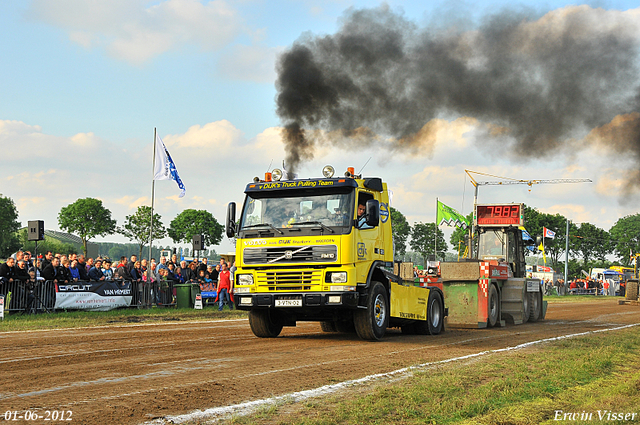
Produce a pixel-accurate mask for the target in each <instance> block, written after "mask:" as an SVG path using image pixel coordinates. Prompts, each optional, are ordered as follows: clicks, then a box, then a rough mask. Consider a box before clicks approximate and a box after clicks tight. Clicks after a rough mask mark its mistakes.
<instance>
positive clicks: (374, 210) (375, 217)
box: [366, 199, 380, 227]
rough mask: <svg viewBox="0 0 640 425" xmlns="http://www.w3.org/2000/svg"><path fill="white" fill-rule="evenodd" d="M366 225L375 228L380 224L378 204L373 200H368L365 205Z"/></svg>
mask: <svg viewBox="0 0 640 425" xmlns="http://www.w3.org/2000/svg"><path fill="white" fill-rule="evenodd" d="M366 209H367V225H368V226H371V227H376V226H377V225H378V224H380V203H379V202H378V201H376V200H375V199H369V200H368V201H367V205H366Z"/></svg>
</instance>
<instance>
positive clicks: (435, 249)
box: [433, 197, 438, 261]
mask: <svg viewBox="0 0 640 425" xmlns="http://www.w3.org/2000/svg"><path fill="white" fill-rule="evenodd" d="M435 225H436V226H435V234H434V236H433V258H434V259H435V260H436V261H438V197H436V222H435Z"/></svg>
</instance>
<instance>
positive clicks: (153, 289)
mask: <svg viewBox="0 0 640 425" xmlns="http://www.w3.org/2000/svg"><path fill="white" fill-rule="evenodd" d="M127 282H129V281H125V283H127ZM79 283H82V282H79ZM130 283H131V306H130V307H135V308H148V307H150V306H151V305H158V306H165V307H169V306H174V305H175V302H174V297H173V285H171V286H170V288H169V289H168V290H165V291H162V290H160V289H159V288H158V285H157V284H156V283H155V282H154V283H152V284H151V285H147V283H146V282H135V281H134V282H130ZM9 293H11V299H10V301H9V304H6V298H5V311H9V312H20V311H23V312H25V313H37V312H45V311H47V310H48V311H53V310H54V307H55V302H56V287H55V283H54V282H53V281H51V280H47V281H38V282H35V283H32V282H28V281H18V280H14V281H13V282H4V283H3V284H2V285H0V294H3V295H5V297H6V296H7V295H8V294H9Z"/></svg>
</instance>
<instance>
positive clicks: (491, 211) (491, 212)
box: [476, 204, 523, 226]
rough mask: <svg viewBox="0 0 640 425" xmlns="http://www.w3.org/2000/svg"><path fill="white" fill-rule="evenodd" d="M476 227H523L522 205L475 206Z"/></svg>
mask: <svg viewBox="0 0 640 425" xmlns="http://www.w3.org/2000/svg"><path fill="white" fill-rule="evenodd" d="M476 218H477V220H478V226H483V225H484V226H487V225H516V226H522V225H523V223H522V222H523V218H522V205H521V204H506V205H476Z"/></svg>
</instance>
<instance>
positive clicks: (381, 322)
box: [353, 282, 389, 341]
mask: <svg viewBox="0 0 640 425" xmlns="http://www.w3.org/2000/svg"><path fill="white" fill-rule="evenodd" d="M353 323H354V325H355V328H356V333H357V334H358V336H359V337H360V338H362V339H366V340H371V341H377V340H379V339H381V338H382V337H383V336H384V333H385V331H386V330H387V326H389V299H388V297H387V290H386V289H385V287H384V285H382V283H380V282H371V292H369V297H368V298H367V308H366V309H359V310H357V311H355V312H354V313H353Z"/></svg>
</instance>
